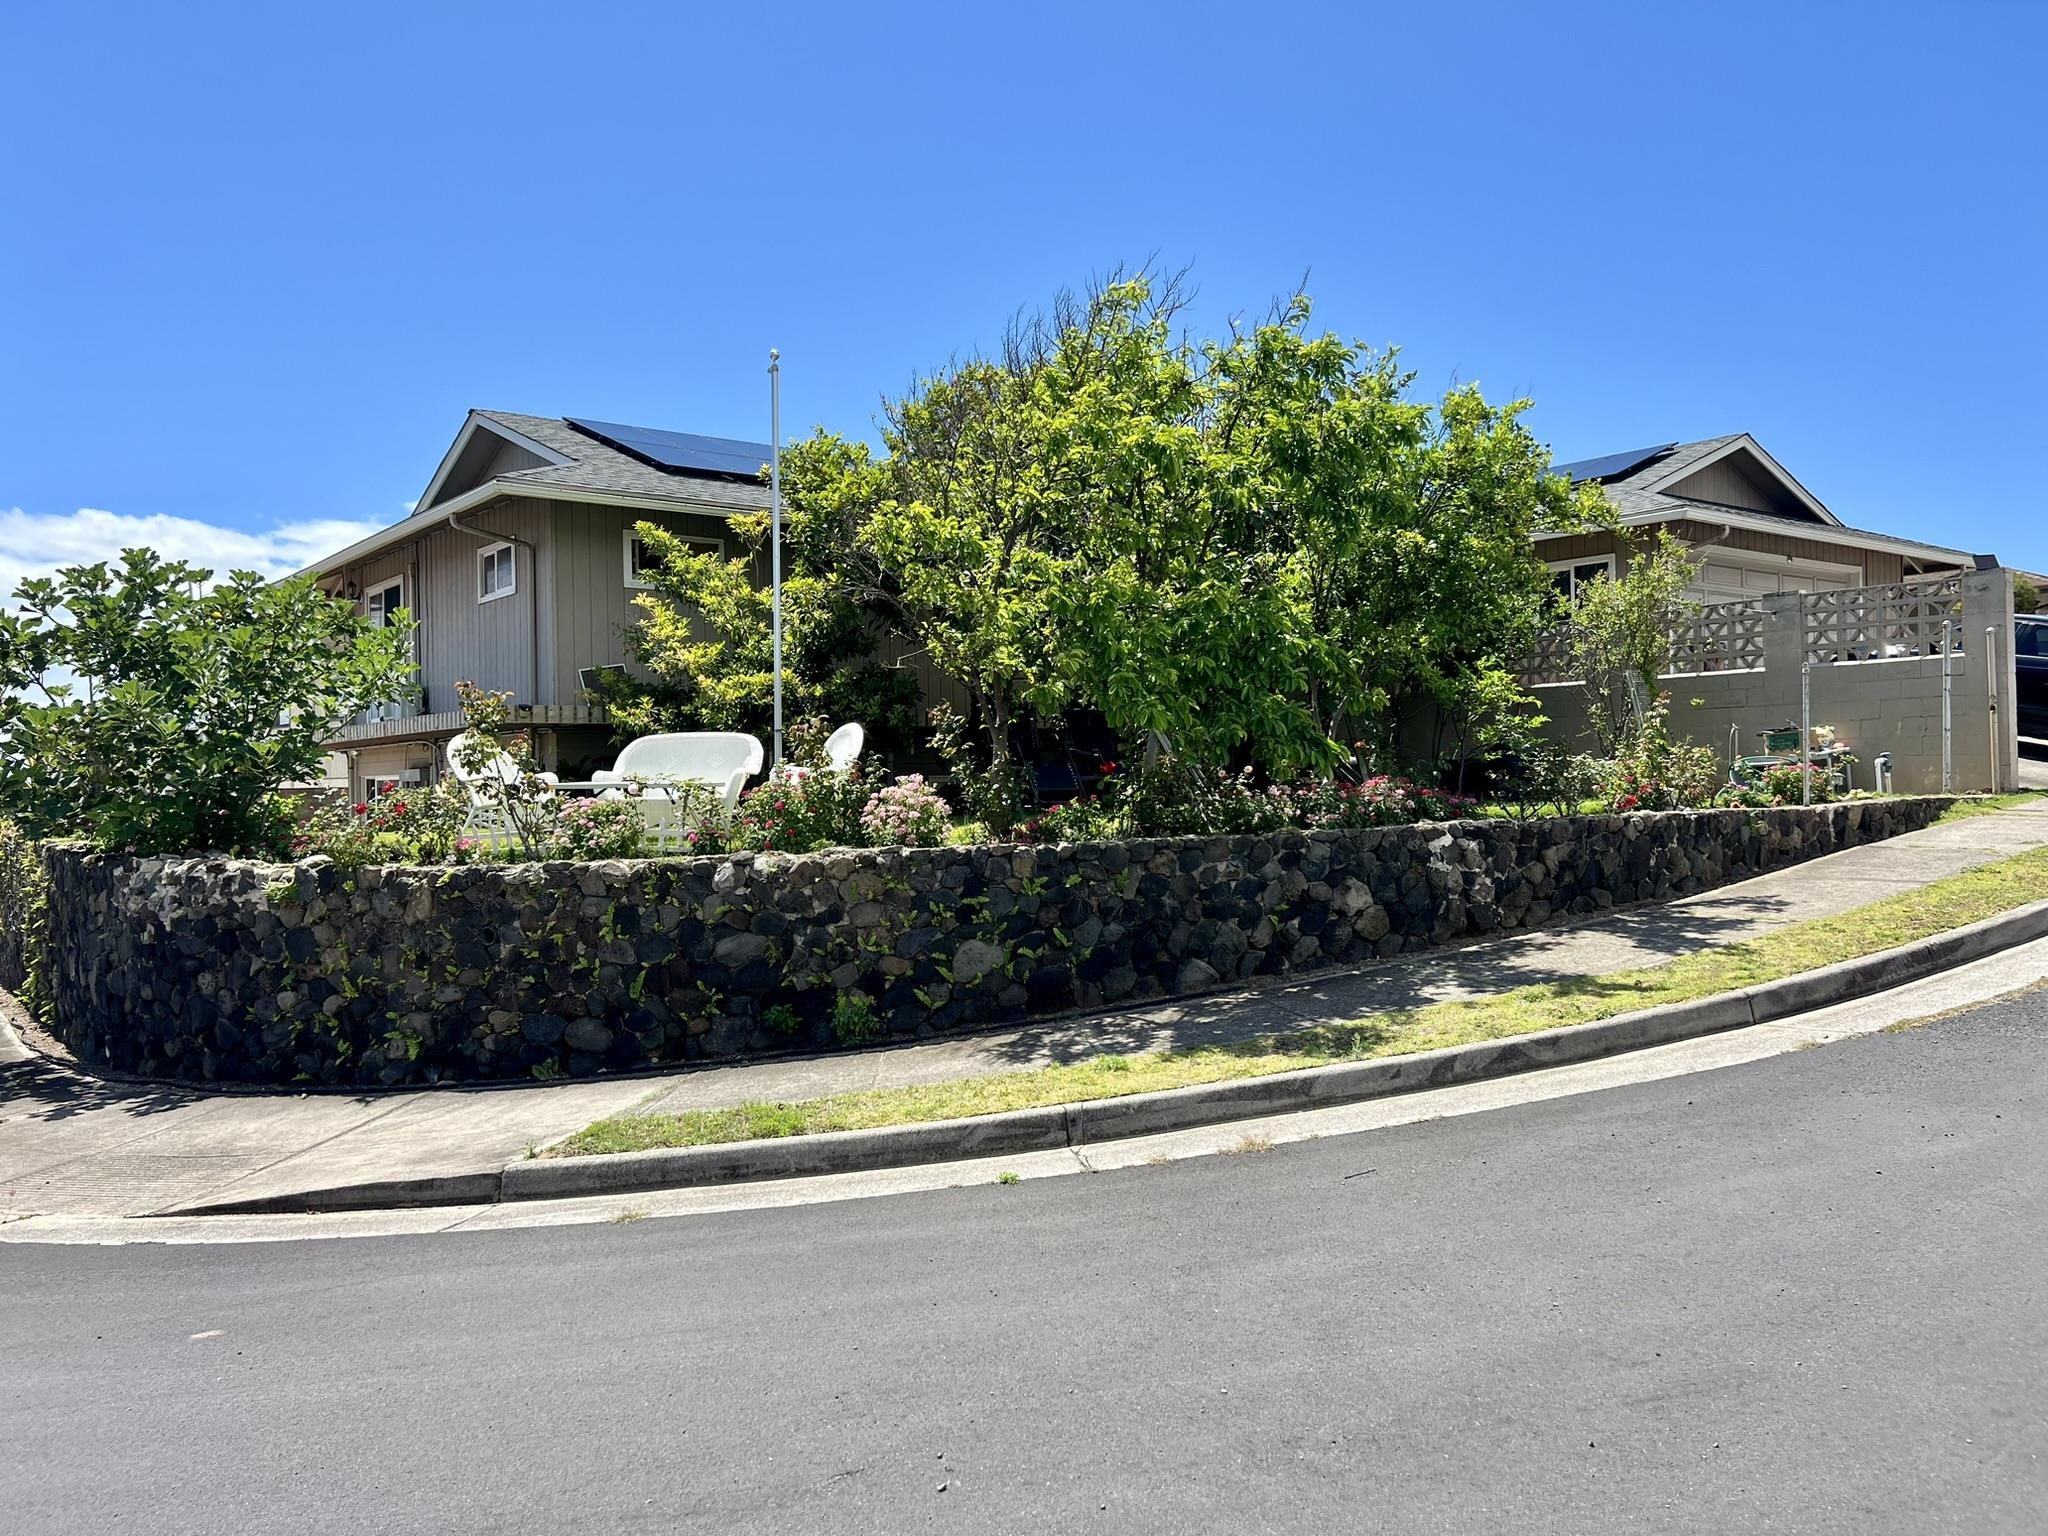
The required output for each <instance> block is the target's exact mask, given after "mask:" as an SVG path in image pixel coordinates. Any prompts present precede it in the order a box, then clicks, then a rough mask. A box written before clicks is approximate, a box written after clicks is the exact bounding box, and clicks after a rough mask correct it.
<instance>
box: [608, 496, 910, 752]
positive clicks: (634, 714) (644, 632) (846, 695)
mask: <svg viewBox="0 0 2048 1536" xmlns="http://www.w3.org/2000/svg"><path fill="white" fill-rule="evenodd" d="M733 522H734V528H735V531H736V532H737V533H738V534H739V535H740V537H741V539H742V541H743V542H744V543H745V544H746V545H747V546H748V552H747V553H746V554H743V555H741V556H738V557H734V558H728V557H725V556H721V555H717V554H711V553H707V552H703V551H699V550H696V549H693V548H692V547H691V546H690V545H689V544H688V543H686V542H685V541H684V540H682V539H680V538H678V537H676V536H675V535H674V534H672V533H670V532H668V531H667V530H665V529H663V528H661V527H659V526H657V525H656V524H653V523H641V524H639V525H638V527H637V528H636V529H635V532H636V533H637V534H638V535H639V536H640V537H641V538H642V539H644V540H645V541H646V545H647V549H648V552H649V554H650V555H651V556H652V559H651V560H650V561H649V564H648V568H647V570H646V573H645V574H646V579H647V582H648V590H647V591H645V592H642V593H640V594H638V595H637V596H636V597H635V599H634V602H635V603H636V605H637V606H638V607H639V608H640V610H641V617H640V620H639V622H638V623H637V624H636V625H635V626H634V627H633V628H632V629H631V630H630V631H629V633H628V645H629V648H630V651H631V654H632V656H633V658H634V660H635V661H637V662H638V663H639V664H640V670H641V671H642V673H643V674H644V679H631V678H629V679H626V680H623V681H620V680H616V679H615V680H612V681H610V682H608V683H607V684H606V685H605V689H604V701H605V703H606V705H607V706H608V707H609V709H610V711H611V714H612V716H613V719H614V721H615V723H616V724H617V725H618V727H619V728H620V730H621V731H623V732H626V733H628V734H632V735H640V734H644V733H647V732H650V731H672V730H687V729H710V730H722V731H756V732H766V731H767V730H768V729H769V727H770V725H771V723H772V721H773V718H774V686H775V684H774V680H775V672H774V643H773V633H774V626H773V596H772V594H771V592H770V590H769V589H768V588H767V587H766V586H764V585H762V583H761V582H760V581H759V580H758V578H757V570H758V567H759V565H760V563H761V561H760V558H759V557H760V550H759V547H758V546H759V545H761V544H762V543H763V542H764V541H765V540H766V538H767V536H768V530H767V526H766V519H765V518H761V517H755V516H746V517H739V518H735V519H734V520H733ZM803 554H804V546H793V547H791V548H790V549H788V550H786V551H785V562H784V564H785V570H786V572H787V574H786V576H785V579H784V582H783V590H782V607H783V712H784V717H785V719H786V720H790V721H794V720H797V719H800V718H803V717H805V716H815V717H818V718H821V719H824V720H828V721H830V722H832V723H834V724H837V723H842V722H845V721H848V720H858V721H861V722H862V723H863V724H865V725H866V726H867V728H868V731H869V732H870V734H871V735H872V736H874V737H875V739H876V741H877V742H878V743H879V744H882V745H887V744H889V743H891V742H893V741H897V740H900V739H902V738H903V737H905V736H906V735H908V734H909V733H910V731H911V730H912V729H913V728H914V726H915V723H916V718H917V682H916V679H915V677H914V676H913V675H912V674H911V673H909V672H908V671H906V670H903V669H900V668H896V667H891V666H886V665H884V664H883V663H882V661H881V660H880V657H879V651H878V648H879V646H880V644H881V642H882V640H883V638H884V631H883V629H882V627H881V626H880V625H879V624H878V623H877V622H876V621H875V619H874V618H873V616H872V615H871V614H869V613H868V612H867V611H866V610H865V609H864V608H863V607H862V606H861V605H860V604H859V603H858V602H857V601H855V600H854V598H853V597H852V596H851V594H850V593H849V591H848V589H847V586H846V584H845V583H844V581H842V580H840V579H838V578H837V577H836V576H832V575H823V576H821V575H820V574H818V573H817V570H816V569H814V568H813V567H812V565H811V563H810V562H809V561H808V560H806V559H804V558H802V557H803ZM828 569H829V568H828Z"/></svg>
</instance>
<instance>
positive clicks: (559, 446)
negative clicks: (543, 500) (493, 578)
mask: <svg viewBox="0 0 2048 1536" xmlns="http://www.w3.org/2000/svg"><path fill="white" fill-rule="evenodd" d="M479 431H482V432H486V433H489V434H491V435H492V436H494V437H497V438H500V439H502V440H503V441H506V442H510V443H513V444H516V445H518V446H521V447H524V448H526V449H528V450H529V451H530V452H533V453H534V454H536V455H537V456H539V457H541V458H543V459H546V460H548V461H549V462H546V463H542V464H538V465H535V466H533V467H531V468H527V469H519V470H513V471H511V472H509V473H504V474H499V475H497V476H495V477H494V478H495V479H496V480H497V481H498V482H499V483H501V484H503V485H504V486H505V487H506V494H508V495H521V494H524V495H532V496H544V495H548V494H551V493H553V492H557V491H577V490H584V491H605V492H609V493H611V494H613V495H620V496H648V497H653V498H655V499H657V500H660V501H664V502H665V501H669V500H673V499H676V498H682V499H685V500H689V501H693V502H700V503H709V504H711V505H714V506H719V507H729V508H731V509H732V510H733V511H736V512H745V511H751V510H753V509H755V508H758V507H765V506H767V505H768V492H767V489H766V487H764V486H761V485H757V484H750V483H748V482H746V481H740V480H734V479H732V478H731V477H730V476H726V475H712V474H702V473H698V472H695V471H691V470H681V469H662V468H659V467H657V466H655V465H653V464H649V463H647V462H646V461H645V460H644V459H640V458H636V457H635V456H634V455H632V454H629V453H625V452H623V451H621V450H620V449H618V448H615V447H613V446H612V445H611V444H610V443H608V442H605V441H603V440H602V439H601V438H597V437H593V436H591V435H590V434H589V433H588V432H584V431H580V430H579V429H577V428H576V427H572V426H571V425H569V423H568V422H567V421H566V420H564V419H562V418H560V417H556V416H524V415H521V414H519V413H518V412H516V411H471V412H470V413H469V419H468V420H467V421H465V422H464V423H463V425H462V432H461V433H460V434H459V435H458V436H457V437H456V439H455V445H454V446H453V447H452V448H450V449H449V450H448V456H447V457H446V458H444V459H442V461H441V468H440V469H438V470H436V471H435V474H434V480H433V483H432V484H430V485H428V487H427V489H426V493H425V494H424V495H422V496H421V497H420V499H419V501H418V502H417V503H416V505H417V507H418V508H419V510H421V511H423V512H424V511H425V510H427V509H428V508H429V507H432V506H435V505H436V504H437V503H439V502H440V501H442V500H445V499H448V497H447V495H446V494H445V493H446V492H447V491H448V490H450V489H452V487H450V486H448V485H447V483H446V482H447V479H448V475H449V471H450V470H451V469H452V468H453V466H454V465H455V464H456V462H457V461H458V460H459V459H460V458H461V456H462V453H463V451H464V449H465V448H466V447H467V446H468V442H469V440H470V439H471V438H472V437H473V436H474V434H475V433H477V432H479ZM754 446H756V447H758V448H759V449H760V452H761V462H762V463H764V464H765V463H766V462H767V461H768V456H769V452H770V449H769V447H768V445H767V444H766V443H759V444H756V445H754ZM470 489H472V488H465V489H464V492H463V493H464V494H467V493H468V491H469V490H470ZM569 499H573V498H569Z"/></svg>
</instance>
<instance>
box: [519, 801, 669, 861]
mask: <svg viewBox="0 0 2048 1536" xmlns="http://www.w3.org/2000/svg"><path fill="white" fill-rule="evenodd" d="M550 804H551V806H552V812H551V814H550V815H549V817H548V819H547V821H546V823H545V825H544V826H543V827H542V830H541V848H542V856H543V857H545V858H550V859H630V858H633V857H634V856H635V855H637V854H638V853H639V852H640V851H641V844H642V842H643V841H644V839H645V838H646V835H647V823H646V822H645V821H644V820H643V819H642V817H641V814H640V806H639V804H638V802H636V801H632V800H562V799H558V800H555V801H552V802H550Z"/></svg>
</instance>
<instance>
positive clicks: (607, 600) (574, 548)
mask: <svg viewBox="0 0 2048 1536" xmlns="http://www.w3.org/2000/svg"><path fill="white" fill-rule="evenodd" d="M552 520H553V525H554V541H553V549H554V605H553V606H554V615H553V616H554V627H553V630H552V632H551V633H550V634H548V635H547V636H545V637H544V639H545V642H546V644H545V649H544V652H543V654H544V656H545V657H547V658H550V660H549V661H548V662H546V663H544V664H546V665H548V666H549V668H550V674H551V675H550V682H551V683H552V685H553V688H554V697H553V698H552V699H551V700H550V701H549V702H551V703H557V704H577V703H581V702H582V699H583V685H582V682H581V681H580V680H579V678H578V677H577V673H578V672H580V671H581V670H582V669H583V668H584V667H599V666H614V665H618V664H620V663H622V662H624V661H625V660H626V645H625V640H624V637H623V636H622V635H621V633H620V631H621V630H623V629H625V628H626V627H627V626H629V625H631V624H634V623H636V622H638V620H639V618H640V610H639V608H637V607H636V606H635V605H634V603H633V599H634V597H635V596H636V595H637V591H638V589H636V588H633V587H629V586H627V585H626V530H627V529H628V528H631V527H632V526H633V525H634V524H635V523H653V524H655V525H656V526H657V527H661V528H666V529H668V530H669V531H670V532H671V533H678V534H687V535H689V536H690V537H692V538H699V539H717V540H718V541H719V542H720V543H721V544H722V545H723V546H724V549H725V553H726V554H727V555H728V556H730V555H735V554H738V553H739V552H740V548H741V546H740V542H739V540H738V539H737V538H735V537H734V536H733V531H732V529H731V528H730V527H729V526H728V525H727V523H726V520H725V519H724V518H722V517H716V516H711V515H708V514H707V515H702V516H699V515H696V514H693V513H684V512H641V511H636V510H634V509H632V508H630V507H599V506H591V505H587V504H584V503H579V502H568V501H558V502H555V503H554V504H553V507H552Z"/></svg>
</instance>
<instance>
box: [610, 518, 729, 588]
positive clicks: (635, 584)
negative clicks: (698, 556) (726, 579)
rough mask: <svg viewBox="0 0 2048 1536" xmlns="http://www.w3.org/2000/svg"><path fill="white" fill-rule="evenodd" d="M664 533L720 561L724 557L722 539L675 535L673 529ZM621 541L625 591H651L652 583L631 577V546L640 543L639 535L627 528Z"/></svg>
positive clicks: (685, 534) (690, 534)
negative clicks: (713, 555) (716, 557)
mask: <svg viewBox="0 0 2048 1536" xmlns="http://www.w3.org/2000/svg"><path fill="white" fill-rule="evenodd" d="M665 531H666V532H669V533H671V534H673V535H674V537H675V538H677V539H679V540H681V541H682V542H683V543H685V544H695V545H698V546H699V547H700V548H702V549H704V550H705V551H707V552H708V553H711V554H715V555H717V556H718V557H719V558H720V559H723V558H724V557H725V540H723V539H714V538H712V537H710V536H709V535H708V534H702V533H675V532H674V530H673V529H669V530H665ZM623 539H624V542H623V544H622V545H621V554H622V556H623V560H622V568H623V571H624V574H625V579H626V590H627V591H629V592H651V591H653V590H654V583H653V582H651V581H641V580H638V579H637V578H635V577H634V575H633V546H634V545H635V544H636V543H639V542H640V535H639V534H637V533H635V532H634V531H633V530H632V529H631V528H627V529H626V530H624V533H623Z"/></svg>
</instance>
